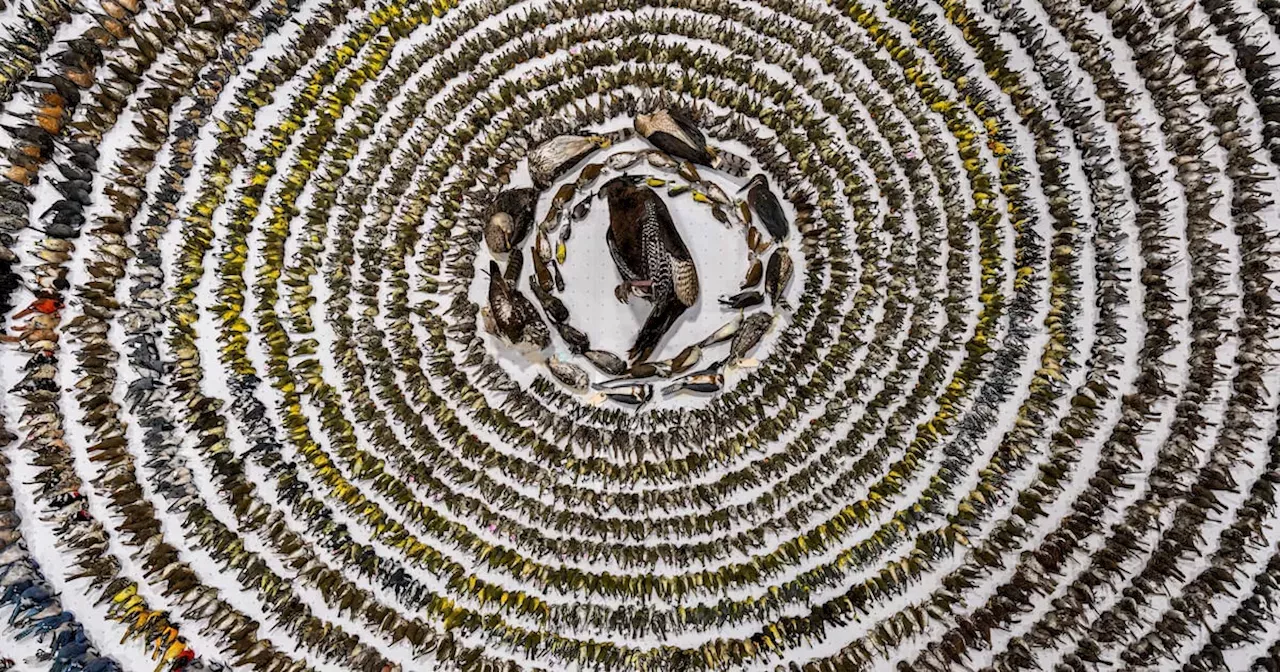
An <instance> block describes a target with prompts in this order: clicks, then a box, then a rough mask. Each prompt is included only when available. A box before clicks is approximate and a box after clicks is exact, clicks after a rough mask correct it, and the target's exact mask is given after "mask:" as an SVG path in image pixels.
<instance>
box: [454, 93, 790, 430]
mask: <svg viewBox="0 0 1280 672" xmlns="http://www.w3.org/2000/svg"><path fill="white" fill-rule="evenodd" d="M637 138H638V139H640V140H642V141H643V143H644V145H643V147H642V148H640V149H635V150H624V149H619V148H618V146H619V145H622V144H623V143H628V141H631V140H632V139H637ZM633 144H634V143H633ZM749 169H750V162H749V161H748V159H746V158H744V157H742V156H739V155H737V154H734V153H732V152H730V151H728V150H726V149H724V148H720V147H716V146H714V145H712V144H709V142H708V141H707V139H706V136H705V134H704V133H703V131H702V130H701V129H700V128H699V127H698V125H697V124H696V123H695V122H694V121H693V119H692V118H691V116H690V115H688V114H686V113H684V112H682V111H680V110H676V109H656V110H653V111H651V112H649V113H647V114H638V115H636V116H635V117H634V119H633V120H632V124H631V127H630V128H622V129H619V130H614V131H607V132H606V131H601V132H593V131H589V130H584V131H581V132H578V133H573V134H563V135H556V136H554V137H551V138H549V139H547V140H544V141H543V142H541V143H539V144H537V145H536V146H534V147H533V148H532V149H531V150H530V151H529V153H528V156H527V172H528V176H529V177H528V180H529V184H512V183H511V182H510V178H509V175H510V174H511V172H513V171H512V170H511V169H510V168H507V169H506V170H504V171H502V173H503V175H504V176H506V177H507V179H506V180H505V181H506V182H507V184H505V185H504V187H503V188H502V189H501V190H499V191H497V193H495V194H493V195H492V196H491V197H490V198H489V200H488V202H487V204H486V206H485V207H484V209H483V211H482V213H481V215H480V220H481V221H480V222H479V226H478V227H477V230H478V231H479V232H480V236H481V238H482V239H483V241H484V243H485V245H486V247H487V248H488V251H489V253H490V254H491V255H492V258H491V259H490V260H489V262H488V264H487V268H485V269H484V271H485V272H484V274H483V275H484V276H485V279H484V280H483V281H484V282H486V283H487V292H486V293H485V300H484V305H483V306H482V307H481V311H480V314H481V319H482V320H483V324H484V328H485V330H486V331H487V332H488V333H489V334H490V335H492V336H494V337H495V338H496V339H497V341H498V342H499V343H500V346H499V347H504V348H510V350H511V353H512V354H514V355H515V356H518V357H523V358H525V359H526V360H527V361H528V362H530V363H532V364H534V365H535V366H539V367H545V370H546V371H547V372H548V373H549V374H550V376H551V377H552V378H553V379H555V380H556V381H558V382H559V383H560V384H561V385H563V386H564V387H565V388H566V389H567V390H569V391H571V392H574V393H579V394H581V395H583V397H584V398H583V402H584V403H588V404H592V405H596V404H602V403H606V402H611V403H615V404H617V405H620V406H622V407H625V408H634V409H641V408H644V407H645V406H647V405H649V404H651V403H653V402H654V401H655V400H657V399H664V398H672V397H676V396H699V397H710V396H713V395H715V394H717V393H719V392H721V391H722V390H723V389H724V388H725V375H726V373H729V372H731V371H733V370H735V369H746V368H751V367H754V366H757V365H758V364H759V362H758V361H757V360H756V359H754V358H752V357H751V355H752V351H753V350H755V349H756V348H757V346H759V345H760V342H761V340H762V339H763V338H764V336H765V334H766V333H767V332H769V331H770V330H771V329H772V328H773V327H774V325H775V324H777V323H778V322H779V321H780V320H782V319H784V318H785V313H786V311H787V310H788V308H789V304H788V303H787V300H786V298H785V294H786V292H787V289H788V286H789V285H790V283H791V281H792V278H793V276H794V274H795V261H794V259H793V258H792V252H791V250H790V249H789V248H788V246H787V242H788V239H789V237H790V234H791V229H792V226H791V223H790V222H789V218H788V215H787V213H786V210H785V208H784V207H783V205H782V202H781V200H780V199H779V198H778V196H777V195H776V194H775V193H774V192H773V190H772V189H771V188H770V182H769V178H768V177H767V176H766V175H765V174H764V173H756V174H754V175H751V176H750V178H749V179H747V175H748V170H749ZM566 176H572V179H570V180H569V181H566V182H565V183H563V184H561V186H560V187H559V188H557V189H555V190H554V191H553V190H552V189H551V187H552V186H553V185H554V184H555V183H556V182H557V181H559V180H561V179H563V178H565V177H566ZM731 179H736V180H737V182H739V183H742V185H743V186H741V188H740V189H739V190H738V192H737V193H734V194H731V193H730V192H728V191H726V190H725V188H724V187H722V186H721V184H720V182H721V181H729V180H731ZM730 188H731V189H732V188H733V187H732V186H731V187H730ZM667 199H690V200H691V201H692V202H694V203H696V204H699V205H700V206H701V207H698V208H697V209H696V210H695V211H694V212H695V213H696V214H694V215H693V216H692V217H689V218H690V219H693V220H702V221H694V222H685V223H684V224H683V226H682V227H677V225H676V222H675V220H674V219H673V215H672V209H671V208H670V207H669V206H668V204H667ZM548 202H549V206H548V208H547V210H546V212H545V214H544V215H543V216H542V217H541V218H539V217H538V216H537V212H538V210H539V207H540V206H541V205H542V204H543V203H548ZM597 202H598V203H599V205H596V203H597ZM593 207H604V208H606V209H607V211H608V224H607V228H606V229H605V231H604V239H605V242H606V245H607V250H608V254H609V258H610V261H611V262H612V264H611V265H612V267H613V270H614V272H615V274H616V275H615V278H614V280H615V281H616V284H615V285H614V287H613V290H612V295H613V297H614V299H616V300H617V301H619V302H621V303H623V304H630V303H631V302H632V301H639V302H642V303H643V304H647V305H648V306H649V307H650V308H649V312H648V314H647V316H646V317H645V318H644V322H643V324H642V325H641V326H640V328H639V329H638V331H637V332H636V333H635V335H634V339H633V343H632V345H631V346H630V347H629V349H628V350H627V351H626V352H624V353H617V352H611V351H609V350H606V349H603V348H599V347H593V346H592V340H591V335H590V333H588V331H587V330H586V329H584V328H583V326H584V325H585V324H586V322H585V320H581V319H578V320H575V319H574V316H571V315H570V311H569V309H568V307H567V306H566V304H565V301H564V300H562V299H561V296H563V295H564V294H565V292H571V291H573V288H572V287H570V286H569V285H568V284H567V283H566V282H565V279H564V273H563V272H562V270H561V269H562V267H563V266H564V265H565V263H566V260H567V258H568V255H569V249H570V244H571V242H572V241H573V240H574V238H573V237H574V235H575V234H576V235H578V236H582V235H598V234H599V232H598V231H589V232H587V233H585V234H584V233H578V232H577V231H576V230H577V229H579V228H582V225H581V223H583V222H584V220H585V219H586V218H587V216H588V215H589V214H590V212H591V211H592V208H593ZM535 220H536V221H535ZM708 226H717V227H719V226H723V227H724V228H725V229H727V230H729V231H731V232H733V233H734V235H740V236H742V238H743V241H744V242H745V244H746V250H747V254H746V258H745V260H744V261H743V265H742V268H743V271H742V276H741V282H740V283H738V286H737V291H736V292H733V293H730V294H725V295H723V296H720V297H718V299H717V300H716V303H715V308H717V309H719V310H720V311H721V312H723V313H724V318H725V319H724V320H723V323H722V324H721V326H719V327H718V328H717V329H715V330H714V331H712V332H711V333H707V334H700V335H698V337H697V338H690V337H689V336H687V335H685V334H683V333H681V330H680V329H678V328H676V326H677V323H678V322H679V321H680V319H681V317H682V316H683V315H685V314H686V311H689V310H690V309H692V308H694V307H695V306H697V305H698V303H699V302H700V301H704V300H706V299H705V297H704V296H703V291H702V290H703V288H704V278H703V277H702V276H700V274H699V270H700V269H699V268H698V266H697V264H696V263H695V260H694V257H693V255H692V254H691V253H690V251H689V247H690V246H689V244H688V243H687V242H686V241H685V240H684V236H682V234H681V228H683V229H684V231H685V232H686V235H693V236H699V235H706V234H705V233H704V232H705V231H706V230H707V229H706V227H708ZM717 235H718V234H717ZM526 242H529V243H530V244H529V251H528V254H527V255H526V252H525V249H524V247H525V244H526ZM526 258H527V259H528V261H529V263H528V264H527V266H526ZM526 273H527V277H528V294H530V295H532V298H531V297H530V296H529V295H526V293H525V291H523V290H522V289H521V287H520V284H521V283H520V281H521V280H522V276H524V275H525V274H526ZM602 282H603V280H602ZM575 322H576V324H575ZM553 332H554V336H553ZM668 340H670V341H673V342H676V343H679V344H681V345H680V350H679V351H678V353H677V354H675V355H674V356H672V357H668V358H665V359H660V360H658V359H653V354H654V353H655V351H656V350H657V349H658V348H659V346H660V345H661V344H663V343H665V342H667V341H668ZM557 341H558V343H557ZM561 345H562V346H563V351H562V352H567V353H568V355H562V354H559V353H557V354H551V355H548V354H547V353H548V351H553V350H560V346H561Z"/></svg>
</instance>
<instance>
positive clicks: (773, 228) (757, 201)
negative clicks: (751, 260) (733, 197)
mask: <svg viewBox="0 0 1280 672" xmlns="http://www.w3.org/2000/svg"><path fill="white" fill-rule="evenodd" d="M742 190H746V191H747V203H749V204H750V205H751V208H752V209H753V210H755V212H756V217H758V218H759V219H760V222H761V223H763V224H764V228H765V230H766V231H768V232H769V235H770V236H773V240H774V241H775V242H779V243H780V242H782V241H784V240H786V239H787V236H788V235H790V233H791V226H790V225H789V224H788V223H787V213H786V212H784V211H783V209H782V203H781V202H780V201H779V200H778V197H777V196H776V195H775V194H774V193H773V191H772V190H770V189H769V178H767V177H765V174H764V173H757V174H756V175H754V176H752V178H751V180H750V181H749V182H747V184H746V186H744V187H743V188H742ZM740 191H741V190H740Z"/></svg>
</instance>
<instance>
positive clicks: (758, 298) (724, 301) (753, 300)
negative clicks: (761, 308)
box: [720, 290, 764, 310]
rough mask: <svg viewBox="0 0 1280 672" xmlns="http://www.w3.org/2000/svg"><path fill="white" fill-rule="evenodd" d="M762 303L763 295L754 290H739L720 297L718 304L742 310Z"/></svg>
mask: <svg viewBox="0 0 1280 672" xmlns="http://www.w3.org/2000/svg"><path fill="white" fill-rule="evenodd" d="M762 303H764V295H763V294H761V293H760V292H757V291H755V290H750V291H746V292H739V293H737V294H734V295H733V296H722V297H720V305H722V306H724V307H726V308H733V309H734V310H742V309H744V308H750V307H752V306H758V305H760V304H762Z"/></svg>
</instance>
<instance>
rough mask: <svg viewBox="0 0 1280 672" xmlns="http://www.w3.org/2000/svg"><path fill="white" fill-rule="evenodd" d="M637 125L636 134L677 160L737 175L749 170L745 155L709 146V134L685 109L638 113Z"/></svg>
mask: <svg viewBox="0 0 1280 672" xmlns="http://www.w3.org/2000/svg"><path fill="white" fill-rule="evenodd" d="M633 125H634V127H635V129H636V133H639V134H640V135H641V136H643V137H644V139H646V140H648V141H649V142H650V143H651V144H652V145H653V146H654V147H657V148H658V149H660V150H662V151H663V152H665V153H666V154H668V155H670V156H673V157H675V158H677V159H684V160H685V161H691V162H693V163H695V164H698V165H700V166H708V167H711V168H715V169H717V170H723V171H725V172H727V173H729V174H730V175H735V176H740V175H743V174H745V172H746V162H745V161H743V160H742V159H741V157H737V156H734V155H732V154H729V153H727V152H724V153H722V152H721V151H720V150H717V149H716V148H714V147H711V146H710V145H708V144H707V139H706V136H704V135H703V134H702V131H701V130H700V129H699V128H698V126H697V124H695V123H694V122H693V120H692V119H690V118H689V117H688V116H686V115H685V114H684V113H683V112H680V111H678V110H657V111H655V112H653V113H652V114H638V115H636V118H635V122H634V124H633Z"/></svg>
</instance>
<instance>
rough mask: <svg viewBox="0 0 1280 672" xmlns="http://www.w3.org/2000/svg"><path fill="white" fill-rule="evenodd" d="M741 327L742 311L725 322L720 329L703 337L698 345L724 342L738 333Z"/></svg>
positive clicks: (703, 345)
mask: <svg viewBox="0 0 1280 672" xmlns="http://www.w3.org/2000/svg"><path fill="white" fill-rule="evenodd" d="M740 328H742V313H738V315H737V316H736V317H734V318H733V319H732V320H729V321H728V322H725V323H724V324H723V325H721V327H720V328H719V329H716V330H715V331H714V332H712V334H711V335H710V336H707V337H706V338H704V339H702V341H701V342H699V343H698V345H699V346H701V347H704V348H705V347H707V346H710V345H715V344H716V343H723V342H725V341H727V340H729V339H731V338H733V335H734V334H736V333H738V329H740Z"/></svg>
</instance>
